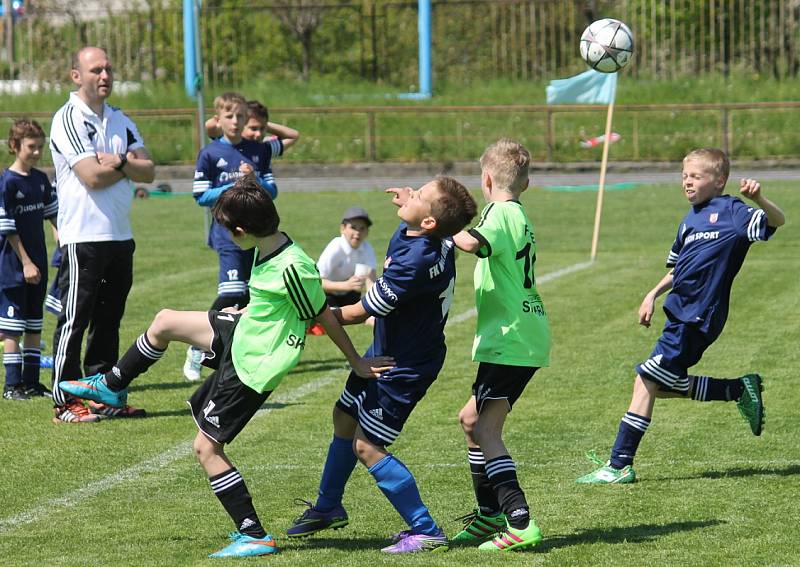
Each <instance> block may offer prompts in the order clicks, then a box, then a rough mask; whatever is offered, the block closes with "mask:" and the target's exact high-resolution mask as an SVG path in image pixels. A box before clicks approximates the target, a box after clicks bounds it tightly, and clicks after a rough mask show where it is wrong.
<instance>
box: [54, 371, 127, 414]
mask: <svg viewBox="0 0 800 567" xmlns="http://www.w3.org/2000/svg"><path fill="white" fill-rule="evenodd" d="M104 376H105V375H104V374H95V375H93V376H89V377H88V378H84V379H83V380H65V381H62V382H59V383H58V387H59V388H60V389H61V391H62V392H66V393H67V394H70V395H72V396H75V397H76V398H82V399H84V400H93V401H95V402H100V403H102V404H106V405H107V406H112V407H115V408H124V407H125V405H126V404H127V401H128V389H127V388H125V389H124V390H122V391H120V392H115V391H114V390H112V389H111V388H109V387H108V384H106V381H105V378H104Z"/></svg>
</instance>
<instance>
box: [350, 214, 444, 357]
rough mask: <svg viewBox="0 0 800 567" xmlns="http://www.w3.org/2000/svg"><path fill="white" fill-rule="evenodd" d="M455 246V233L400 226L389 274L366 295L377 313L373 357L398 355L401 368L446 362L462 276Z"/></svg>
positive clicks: (385, 268)
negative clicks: (413, 231) (438, 234)
mask: <svg viewBox="0 0 800 567" xmlns="http://www.w3.org/2000/svg"><path fill="white" fill-rule="evenodd" d="M453 246H454V245H453V240H452V239H451V238H447V239H444V240H440V239H438V238H433V237H428V236H416V237H414V236H408V235H407V234H406V225H405V224H401V225H400V227H399V228H398V229H397V230H396V231H395V233H394V235H392V238H391V240H390V241H389V247H388V249H387V251H386V261H385V263H384V266H383V274H382V275H381V277H379V278H378V281H376V282H375V285H373V286H372V287H371V288H370V289H369V291H368V292H367V294H366V295H365V296H364V298H363V299H362V300H361V303H362V304H363V305H364V308H365V309H366V310H367V312H369V313H370V314H371V315H374V316H375V331H374V339H373V343H372V346H370V348H369V351H368V353H367V356H378V355H389V356H392V357H394V359H395V362H396V363H397V366H398V367H411V368H414V367H420V366H428V365H430V364H434V365H435V364H438V365H439V366H441V364H442V362H443V361H444V356H445V352H446V347H445V344H444V325H445V323H446V321H447V312H448V310H449V308H450V302H451V301H452V299H453V289H454V286H455V281H456V264H455V254H454V248H453ZM437 372H438V369H437Z"/></svg>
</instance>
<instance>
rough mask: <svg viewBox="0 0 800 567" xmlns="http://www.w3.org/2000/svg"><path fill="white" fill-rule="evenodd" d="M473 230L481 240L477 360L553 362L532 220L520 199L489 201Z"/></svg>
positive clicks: (477, 273) (474, 354) (477, 277)
mask: <svg viewBox="0 0 800 567" xmlns="http://www.w3.org/2000/svg"><path fill="white" fill-rule="evenodd" d="M469 233H470V234H471V235H472V236H474V237H475V238H477V239H478V241H479V242H480V248H479V250H478V252H477V256H478V258H479V260H478V263H477V265H476V266H475V305H476V307H477V309H478V324H477V329H476V331H475V342H474V343H473V345H472V359H473V360H475V361H478V362H492V363H495V364H508V365H511V366H536V367H543V366H548V365H549V364H550V324H549V322H548V320H547V313H546V312H545V310H544V303H543V302H542V298H541V296H540V295H539V292H538V291H537V290H536V279H535V277H534V269H533V268H534V264H535V263H536V239H535V238H534V235H533V224H532V223H531V221H530V220H529V219H528V216H527V215H526V214H525V210H524V209H523V208H522V205H521V204H520V203H519V202H517V201H505V202H499V201H498V202H494V203H489V204H488V205H487V206H486V207H485V208H484V209H483V211H482V212H481V220H480V222H479V223H478V225H477V226H476V227H475V228H473V229H471V230H470V231H469Z"/></svg>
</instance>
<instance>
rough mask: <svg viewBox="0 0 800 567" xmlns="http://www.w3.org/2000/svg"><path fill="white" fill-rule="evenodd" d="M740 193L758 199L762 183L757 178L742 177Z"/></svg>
mask: <svg viewBox="0 0 800 567" xmlns="http://www.w3.org/2000/svg"><path fill="white" fill-rule="evenodd" d="M739 193H741V194H742V196H744V197H747V198H748V199H758V198H759V197H760V196H761V183H759V182H758V181H756V180H755V179H742V180H741V181H739Z"/></svg>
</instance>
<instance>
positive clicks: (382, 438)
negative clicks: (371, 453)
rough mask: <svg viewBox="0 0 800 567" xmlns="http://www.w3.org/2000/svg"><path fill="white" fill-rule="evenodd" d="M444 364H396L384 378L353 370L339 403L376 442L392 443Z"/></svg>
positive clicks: (379, 443)
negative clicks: (397, 365) (413, 365)
mask: <svg viewBox="0 0 800 567" xmlns="http://www.w3.org/2000/svg"><path fill="white" fill-rule="evenodd" d="M441 368H442V366H441V364H439V365H435V366H433V367H429V368H428V369H425V370H422V372H423V373H420V369H419V368H400V367H396V368H392V369H391V370H389V371H388V372H384V373H383V374H382V375H381V377H380V378H361V377H360V376H358V375H357V374H355V373H354V372H351V373H350V376H349V377H348V378H347V383H346V384H345V386H344V391H343V392H342V395H341V396H340V397H339V400H338V401H337V402H336V406H337V407H338V408H339V409H341V410H342V411H343V412H345V413H347V414H348V415H349V416H350V417H352V418H353V419H355V420H356V421H357V422H358V424H359V425H360V426H361V429H362V430H363V431H364V434H365V435H366V436H367V439H369V440H370V442H372V443H374V444H375V445H378V446H381V447H385V446H387V445H391V444H392V443H394V441H395V440H396V439H397V437H398V436H399V435H400V431H402V429H403V426H404V425H405V423H406V421H407V420H408V417H409V416H410V415H411V412H412V411H413V410H414V408H415V407H416V405H417V402H419V401H420V400H421V399H422V398H423V397H424V396H425V393H426V392H427V391H428V388H429V387H430V385H431V384H433V382H434V380H436V376H437V375H438V374H439V370H441Z"/></svg>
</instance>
